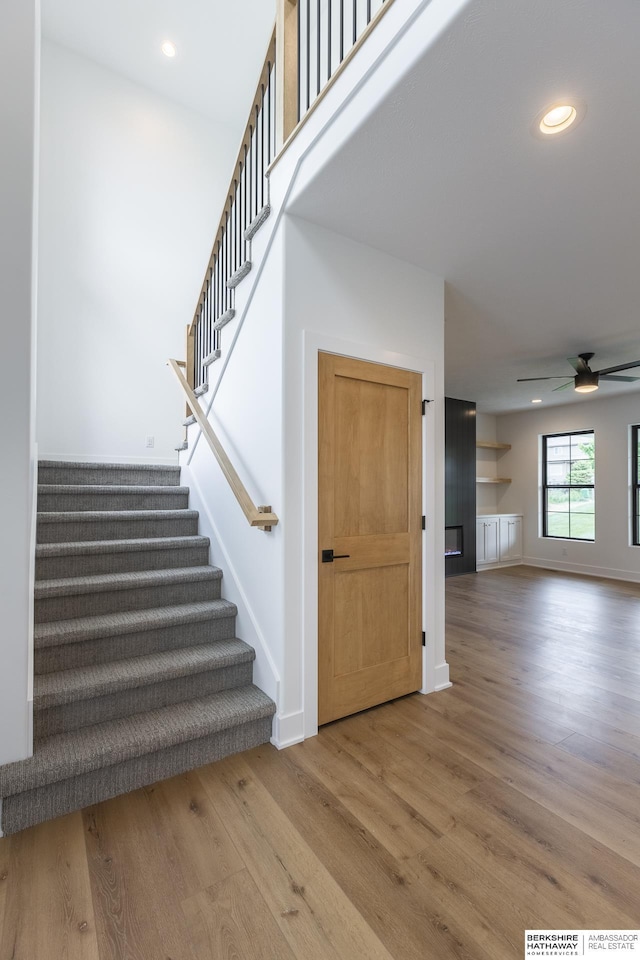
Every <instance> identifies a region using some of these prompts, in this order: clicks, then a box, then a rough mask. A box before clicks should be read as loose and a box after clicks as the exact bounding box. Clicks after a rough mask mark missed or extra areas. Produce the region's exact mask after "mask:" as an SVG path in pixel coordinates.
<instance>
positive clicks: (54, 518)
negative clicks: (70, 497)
mask: <svg viewBox="0 0 640 960" xmlns="http://www.w3.org/2000/svg"><path fill="white" fill-rule="evenodd" d="M185 519H189V520H197V519H198V511H197V510H179V509H178V510H43V511H42V512H39V513H38V523H91V522H94V523H95V522H97V521H100V520H112V521H113V520H122V521H123V522H124V523H130V522H131V521H135V520H185Z"/></svg>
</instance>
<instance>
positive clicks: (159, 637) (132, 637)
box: [34, 615, 236, 675]
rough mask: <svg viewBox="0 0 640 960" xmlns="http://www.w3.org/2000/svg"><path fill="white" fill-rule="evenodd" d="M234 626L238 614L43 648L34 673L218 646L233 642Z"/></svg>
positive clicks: (36, 655) (38, 653)
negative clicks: (206, 644) (188, 648)
mask: <svg viewBox="0 0 640 960" xmlns="http://www.w3.org/2000/svg"><path fill="white" fill-rule="evenodd" d="M235 623H236V618H235V615H230V616H228V617H220V618H219V619H211V620H200V621H197V622H195V623H180V624H176V625H175V626H171V627H163V628H162V629H160V630H145V631H144V632H143V633H128V634H121V635H119V636H115V637H103V638H100V639H96V640H84V641H81V642H79V643H66V644H64V645H62V646H56V647H43V648H42V649H40V650H38V649H36V650H35V651H34V663H35V673H36V674H37V675H39V674H44V673H55V672H56V671H57V670H73V669H74V668H76V667H90V666H93V665H94V664H98V663H110V662H111V661H112V660H128V659H129V658H130V657H144V656H147V655H149V654H153V653H162V652H163V651H165V650H178V649H180V648H182V647H195V646H198V645H199V644H202V643H215V641H216V640H231V638H232V637H234V636H235Z"/></svg>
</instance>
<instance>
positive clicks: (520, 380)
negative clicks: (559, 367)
mask: <svg viewBox="0 0 640 960" xmlns="http://www.w3.org/2000/svg"><path fill="white" fill-rule="evenodd" d="M566 379H567V378H566V376H565V377H518V379H517V380H516V383H530V382H531V381H532V380H566Z"/></svg>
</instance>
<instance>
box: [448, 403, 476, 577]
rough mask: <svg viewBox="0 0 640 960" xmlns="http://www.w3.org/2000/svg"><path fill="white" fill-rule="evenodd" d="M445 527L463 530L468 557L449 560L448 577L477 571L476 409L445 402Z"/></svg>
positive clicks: (465, 551)
mask: <svg viewBox="0 0 640 960" xmlns="http://www.w3.org/2000/svg"><path fill="white" fill-rule="evenodd" d="M444 434H445V443H444V446H445V526H447V527H453V526H462V528H463V531H462V536H463V548H464V553H463V556H461V557H447V558H445V576H447V577H454V576H457V575H458V574H460V573H475V569H476V405H475V403H471V402H470V401H468V400H453V399H452V398H451V397H446V398H445V428H444Z"/></svg>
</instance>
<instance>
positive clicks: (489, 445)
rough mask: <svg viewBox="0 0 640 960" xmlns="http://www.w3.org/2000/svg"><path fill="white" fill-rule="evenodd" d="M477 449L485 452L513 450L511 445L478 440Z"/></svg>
mask: <svg viewBox="0 0 640 960" xmlns="http://www.w3.org/2000/svg"><path fill="white" fill-rule="evenodd" d="M476 447H482V448H483V449H484V450H511V444H510V443H496V442H495V441H494V440H476Z"/></svg>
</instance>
